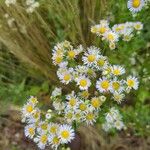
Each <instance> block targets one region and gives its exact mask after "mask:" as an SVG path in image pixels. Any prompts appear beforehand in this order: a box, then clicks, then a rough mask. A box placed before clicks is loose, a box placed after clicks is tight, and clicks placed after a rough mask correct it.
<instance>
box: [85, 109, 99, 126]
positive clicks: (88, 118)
mask: <svg viewBox="0 0 150 150" xmlns="http://www.w3.org/2000/svg"><path fill="white" fill-rule="evenodd" d="M96 118H97V112H96V111H93V110H90V109H89V110H87V111H86V112H85V116H84V119H83V120H84V121H85V122H86V124H87V125H93V124H94V122H96Z"/></svg>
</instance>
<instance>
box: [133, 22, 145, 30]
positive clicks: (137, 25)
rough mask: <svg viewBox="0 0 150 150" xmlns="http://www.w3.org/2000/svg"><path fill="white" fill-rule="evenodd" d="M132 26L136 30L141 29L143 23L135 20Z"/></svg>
mask: <svg viewBox="0 0 150 150" xmlns="http://www.w3.org/2000/svg"><path fill="white" fill-rule="evenodd" d="M134 28H135V29H136V30H138V31H140V30H142V29H143V24H142V23H141V22H135V23H134Z"/></svg>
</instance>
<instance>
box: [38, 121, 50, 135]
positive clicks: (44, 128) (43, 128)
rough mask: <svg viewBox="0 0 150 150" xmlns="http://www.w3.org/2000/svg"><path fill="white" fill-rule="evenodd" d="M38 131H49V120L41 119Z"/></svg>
mask: <svg viewBox="0 0 150 150" xmlns="http://www.w3.org/2000/svg"><path fill="white" fill-rule="evenodd" d="M37 131H38V132H39V133H41V132H42V133H46V132H47V131H48V123H47V122H45V121H41V122H39V126H38V128H37Z"/></svg>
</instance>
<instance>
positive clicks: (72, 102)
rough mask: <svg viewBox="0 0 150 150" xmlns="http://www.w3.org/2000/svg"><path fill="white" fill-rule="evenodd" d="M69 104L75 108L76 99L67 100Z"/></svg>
mask: <svg viewBox="0 0 150 150" xmlns="http://www.w3.org/2000/svg"><path fill="white" fill-rule="evenodd" d="M69 104H70V105H71V106H75V105H76V99H75V98H72V99H70V100H69Z"/></svg>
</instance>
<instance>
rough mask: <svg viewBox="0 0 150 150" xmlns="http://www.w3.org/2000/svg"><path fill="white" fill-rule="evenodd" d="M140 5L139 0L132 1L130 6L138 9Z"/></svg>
mask: <svg viewBox="0 0 150 150" xmlns="http://www.w3.org/2000/svg"><path fill="white" fill-rule="evenodd" d="M140 4H141V0H133V3H132V6H133V7H134V8H138V7H139V6H140Z"/></svg>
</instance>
